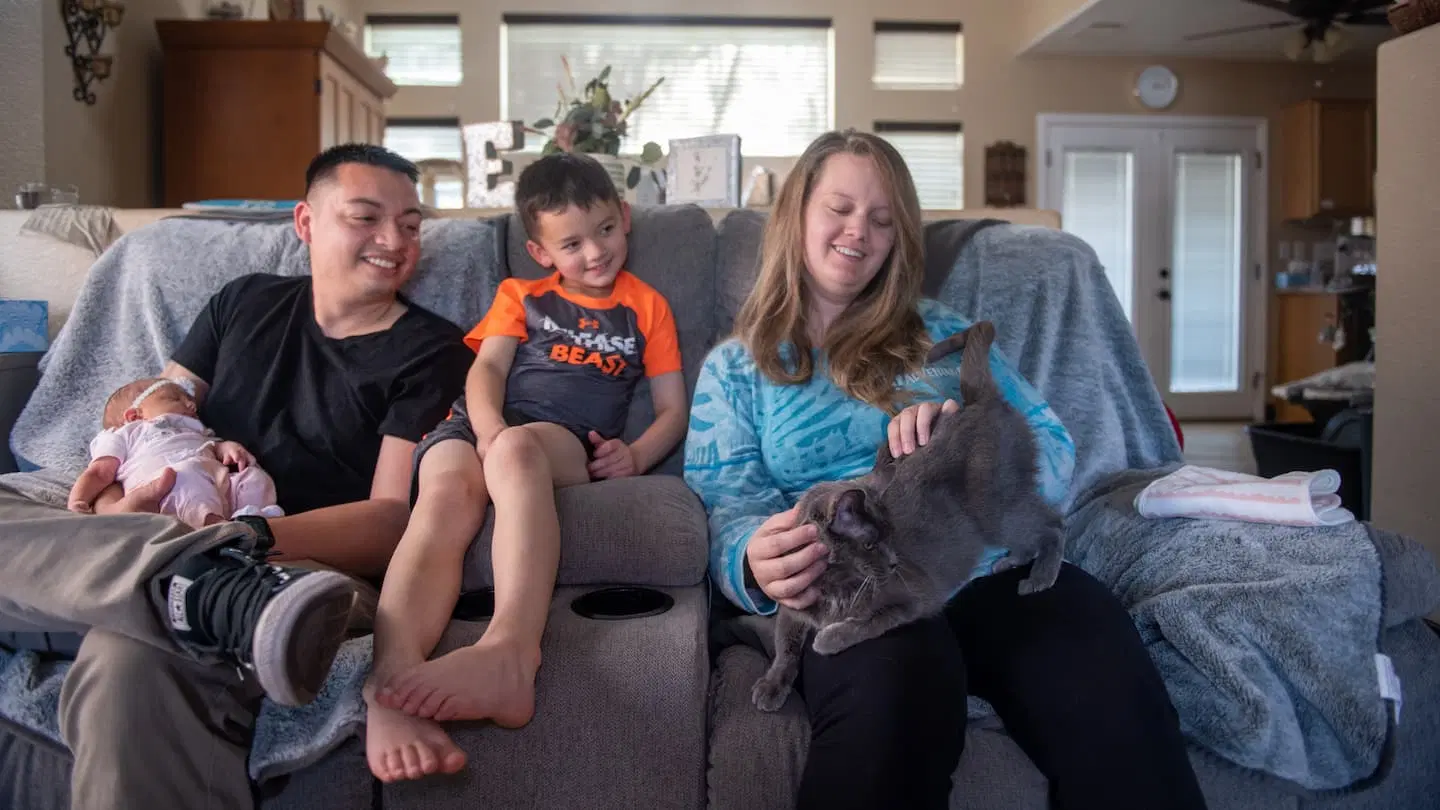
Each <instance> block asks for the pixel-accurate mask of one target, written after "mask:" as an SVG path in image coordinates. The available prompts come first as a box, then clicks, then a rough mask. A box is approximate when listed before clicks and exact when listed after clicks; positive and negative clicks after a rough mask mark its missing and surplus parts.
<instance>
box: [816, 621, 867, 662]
mask: <svg viewBox="0 0 1440 810" xmlns="http://www.w3.org/2000/svg"><path fill="white" fill-rule="evenodd" d="M857 641H858V639H856V638H855V633H853V632H852V629H851V627H850V626H849V625H846V624H831V625H827V626H825V627H824V628H822V629H821V630H820V632H818V633H816V634H815V641H814V643H813V644H812V645H811V646H813V647H814V648H815V652H817V653H820V654H821V655H834V654H835V653H838V652H841V651H843V650H846V649H849V648H850V647H853V646H855V643H856V642H857Z"/></svg>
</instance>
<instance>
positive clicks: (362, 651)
mask: <svg viewBox="0 0 1440 810" xmlns="http://www.w3.org/2000/svg"><path fill="white" fill-rule="evenodd" d="M372 639H373V636H368V635H367V636H361V637H360V638H355V639H351V640H349V641H347V642H345V643H344V644H342V645H341V646H340V651H339V652H338V653H336V655H335V663H334V665H333V666H332V667H331V669H330V678H329V680H327V681H326V682H325V686H324V688H323V689H321V690H320V694H318V695H316V697H315V700H314V701H312V702H311V703H309V704H307V705H305V706H300V707H296V708H292V707H287V706H280V705H277V704H275V703H272V702H270V701H269V700H268V699H267V700H265V701H264V702H263V703H262V704H261V707H260V714H259V716H258V717H256V719H255V739H254V742H253V743H252V744H251V746H250V760H249V763H248V767H249V770H250V778H251V779H253V780H255V781H256V782H264V781H266V780H269V779H273V778H275V777H277V776H283V775H285V774H287V773H292V772H294V771H297V770H299V769H301V768H304V767H305V766H306V765H310V764H312V763H315V762H318V761H319V760H320V759H321V758H322V757H324V756H325V755H326V754H328V753H330V752H331V751H333V750H335V749H336V748H338V747H340V744H341V743H343V742H345V741H346V740H347V739H349V738H351V737H358V736H359V735H360V732H361V729H362V728H363V727H364V725H365V701H364V699H363V698H362V697H361V691H360V690H361V687H362V686H363V685H364V684H365V678H366V677H368V676H369V674H370V661H371V653H372V646H371V641H372ZM69 670H70V662H69V661H66V660H55V659H50V658H44V657H41V656H40V655H39V654H37V653H34V652H31V651H29V650H21V651H18V652H11V651H9V650H6V649H4V648H0V715H4V716H5V717H8V718H9V719H11V720H13V721H15V722H16V723H19V724H20V725H22V726H25V727H26V728H29V729H31V730H33V731H36V732H39V733H40V734H41V735H43V736H45V737H46V738H48V739H50V740H51V741H53V742H55V743H57V744H59V745H64V744H65V741H64V740H62V739H61V738H60V686H61V684H63V683H64V681H65V673H66V672H68V671H69Z"/></svg>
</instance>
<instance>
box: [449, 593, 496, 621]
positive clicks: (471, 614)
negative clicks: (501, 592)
mask: <svg viewBox="0 0 1440 810" xmlns="http://www.w3.org/2000/svg"><path fill="white" fill-rule="evenodd" d="M494 615H495V589H494V588H481V589H480V590H478V591H466V592H464V593H462V594H460V598H459V599H457V600H455V610H454V611H452V612H451V613H450V618H452V619H455V620H456V621H461V622H483V621H486V620H488V619H489V618H490V617H492V616H494Z"/></svg>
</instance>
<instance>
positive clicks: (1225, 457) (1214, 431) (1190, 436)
mask: <svg viewBox="0 0 1440 810" xmlns="http://www.w3.org/2000/svg"><path fill="white" fill-rule="evenodd" d="M1180 430H1181V431H1182V432H1184V434H1185V461H1187V462H1188V463H1190V464H1194V465H1196V466H1197V467H1213V468H1215V469H1217V470H1232V471H1234V472H1243V473H1249V474H1251V475H1254V474H1255V455H1254V453H1252V452H1251V451H1250V436H1249V435H1248V434H1246V433H1245V423H1243V422H1186V423H1182V424H1181V425H1180Z"/></svg>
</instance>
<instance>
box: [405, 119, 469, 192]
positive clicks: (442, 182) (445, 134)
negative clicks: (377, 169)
mask: <svg viewBox="0 0 1440 810" xmlns="http://www.w3.org/2000/svg"><path fill="white" fill-rule="evenodd" d="M385 148H386V149H389V150H390V151H392V152H395V153H397V154H399V155H400V156H402V157H406V158H409V159H410V160H412V161H416V162H419V161H422V160H435V159H440V160H464V150H463V147H462V146H461V136H460V120H459V119H458V118H390V119H386V121H385ZM424 184H425V183H424V179H423V178H422V180H421V182H420V184H419V185H420V187H421V188H420V197H421V199H422V200H424V199H425V189H424ZM432 184H433V187H434V200H433V202H431V204H432V205H434V206H435V207H436V208H464V207H465V184H464V182H463V180H462V179H461V178H460V177H457V176H450V175H442V176H439V177H435V178H434V179H433V180H432ZM427 202H429V201H428V200H427Z"/></svg>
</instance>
